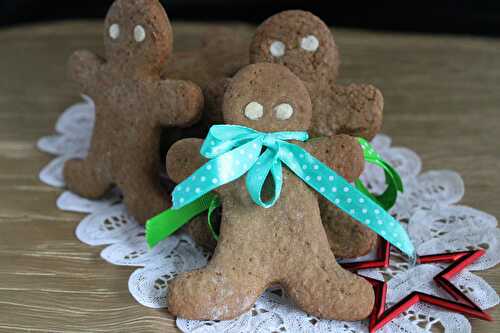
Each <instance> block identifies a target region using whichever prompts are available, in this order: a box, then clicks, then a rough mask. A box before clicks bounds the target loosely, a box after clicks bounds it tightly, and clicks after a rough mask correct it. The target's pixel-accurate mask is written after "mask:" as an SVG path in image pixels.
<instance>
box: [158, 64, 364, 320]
mask: <svg viewBox="0 0 500 333" xmlns="http://www.w3.org/2000/svg"><path fill="white" fill-rule="evenodd" d="M285 105H286V106H285ZM223 116H224V121H225V122H226V123H228V124H235V125H243V126H248V127H251V128H254V129H256V130H258V131H264V132H268V131H306V130H307V129H308V128H309V125H310V121H311V116H312V109H311V101H310V98H309V95H308V92H307V89H306V87H305V86H304V84H303V83H302V82H301V81H300V80H299V79H298V78H297V77H296V76H295V75H294V74H293V73H292V72H291V71H290V70H288V69H287V68H286V67H283V66H280V65H276V64H255V65H249V66H247V67H245V68H244V69H242V70H241V71H239V72H238V73H237V74H236V76H235V78H234V79H233V80H232V82H231V84H230V85H229V87H228V89H227V91H226V94H225V97H224V106H223ZM201 143H202V141H201V140H200V139H186V140H182V141H179V142H177V143H175V144H174V145H173V146H172V148H171V149H170V151H169V153H168V155H167V168H168V172H169V174H170V175H171V177H172V178H173V180H174V181H175V182H181V181H182V180H184V179H185V178H186V177H188V176H189V175H190V174H192V173H193V172H194V171H195V170H196V169H197V168H198V167H200V166H201V165H202V164H203V162H204V161H203V159H202V158H201V157H200V156H199V157H194V155H195V154H197V153H198V152H199V150H200V146H201ZM301 145H302V146H303V148H304V149H306V150H308V151H310V152H311V153H312V154H314V155H315V156H316V157H317V158H319V159H321V160H322V161H323V162H324V163H326V164H327V165H328V166H329V167H331V168H334V169H335V170H336V171H337V172H338V173H340V174H341V175H343V176H344V177H345V178H347V179H349V180H352V179H355V178H357V177H358V176H359V174H360V173H361V171H362V169H363V155H362V151H361V148H360V146H359V145H358V143H357V141H356V140H355V139H354V138H351V137H349V136H334V137H329V138H322V139H319V140H316V141H313V142H308V143H303V144H301ZM283 171H284V172H283V189H282V192H281V193H282V194H281V197H280V199H279V200H278V202H277V203H276V204H275V205H274V206H273V207H271V208H262V207H260V206H257V205H255V203H254V202H253V201H252V199H251V198H250V196H249V194H248V192H247V190H246V186H245V178H244V177H242V178H239V179H238V180H236V181H234V182H231V183H229V184H226V185H224V186H222V187H219V188H218V189H217V192H218V194H219V196H220V198H221V200H222V203H223V210H222V223H221V232H220V240H219V242H218V244H217V247H216V249H215V252H214V255H213V258H212V260H211V261H210V263H209V264H208V266H207V267H205V268H203V269H199V270H196V271H192V272H189V273H184V274H181V275H179V276H178V277H177V278H175V279H174V280H173V281H172V283H171V284H170V285H169V310H170V312H172V314H174V315H178V316H182V317H184V318H188V319H209V320H222V319H231V318H234V317H237V316H238V315H240V314H242V313H244V312H245V311H247V310H248V309H250V308H251V306H252V305H253V304H254V303H255V301H256V299H257V298H258V297H259V296H260V295H261V294H262V293H263V292H264V290H265V289H266V288H268V287H270V286H271V285H274V284H277V283H279V284H281V285H282V286H283V288H284V289H285V291H286V292H287V295H289V296H290V298H291V299H292V300H293V301H294V302H295V303H296V304H297V305H298V306H299V307H300V308H302V309H303V310H304V311H306V312H307V313H310V314H312V315H314V316H318V317H321V318H327V319H338V320H359V319H363V318H365V317H367V316H368V315H369V314H370V312H371V310H372V307H373V302H374V294H373V289H372V287H371V285H370V284H369V283H368V282H367V281H366V280H364V279H363V278H361V277H359V276H356V275H354V274H352V273H350V272H348V271H346V270H344V269H342V268H341V267H340V266H339V265H338V264H337V262H336V260H335V256H334V255H333V253H332V252H331V251H330V248H329V244H328V239H327V237H326V234H325V231H324V228H323V226H322V223H321V217H320V212H319V207H318V198H317V196H318V194H317V193H316V192H314V191H313V190H312V189H311V188H310V187H308V186H307V185H306V184H305V183H304V182H303V181H302V180H300V179H299V178H298V177H297V176H295V175H294V174H292V173H291V171H289V170H288V169H287V168H284V170H283Z"/></svg>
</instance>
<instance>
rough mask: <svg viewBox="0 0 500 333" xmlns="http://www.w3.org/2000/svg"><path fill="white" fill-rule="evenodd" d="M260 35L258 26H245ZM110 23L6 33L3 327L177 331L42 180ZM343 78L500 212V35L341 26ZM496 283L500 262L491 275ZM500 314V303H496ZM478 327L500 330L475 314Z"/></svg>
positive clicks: (2, 41)
mask: <svg viewBox="0 0 500 333" xmlns="http://www.w3.org/2000/svg"><path fill="white" fill-rule="evenodd" d="M203 27H204V26H203V25H195V24H183V23H177V24H175V23H174V28H175V29H176V41H177V43H176V48H177V50H188V49H193V48H195V47H197V46H198V45H199V38H198V32H199V31H200V29H202V28H203ZM238 29H239V30H240V31H241V33H243V34H245V35H247V36H250V34H251V32H252V29H253V28H252V27H247V26H238ZM100 30H101V24H100V23H96V22H94V23H89V22H66V23H57V24H47V25H37V26H26V27H20V28H15V29H10V30H3V31H0V331H1V332H14V331H24V330H28V331H41V332H46V331H50V332H112V331H114V332H123V331H133V330H134V331H141V332H175V331H176V329H175V322H174V319H173V318H172V317H171V316H169V315H168V313H167V312H166V311H160V310H151V309H148V308H145V307H143V306H141V305H139V304H138V303H136V302H135V301H134V300H133V299H132V297H131V296H130V294H129V293H128V289H127V281H128V277H129V274H130V273H131V272H132V270H133V268H127V267H118V266H113V265H110V264H107V263H105V262H104V261H103V260H102V259H100V257H99V251H100V248H98V247H89V246H87V245H84V244H82V243H80V242H79V241H78V240H77V239H76V238H75V236H74V230H75V227H76V225H77V223H78V222H79V220H80V219H81V218H82V215H80V214H72V213H66V212H61V211H59V210H58V209H57V208H56V206H55V201H56V198H57V196H58V195H59V194H60V193H61V191H60V190H57V189H53V188H51V187H49V186H46V185H44V184H42V183H40V181H39V180H38V172H39V170H40V168H42V167H43V166H44V165H45V164H46V163H48V162H49V161H50V159H51V157H50V156H48V155H46V154H43V153H40V152H38V151H37V150H36V149H35V142H36V140H37V139H38V138H39V137H41V136H43V135H47V134H50V133H52V132H53V127H54V122H55V120H56V119H57V117H58V115H59V114H60V112H62V111H63V110H64V108H65V107H67V106H68V105H70V104H72V103H74V102H75V101H77V100H78V93H77V90H76V87H75V86H74V85H73V84H72V83H70V82H69V81H68V80H67V78H66V76H65V62H66V59H67V57H68V56H69V55H70V53H71V52H72V51H73V50H74V49H76V48H81V47H85V48H90V49H94V50H101V37H100ZM335 36H336V39H337V42H338V45H339V47H340V50H341V54H342V56H343V57H342V59H343V65H342V67H341V78H342V81H343V82H351V81H352V82H371V83H373V84H375V85H377V86H378V87H379V88H380V89H381V90H382V91H383V93H384V96H385V105H386V107H385V124H384V129H383V131H384V132H385V133H387V134H389V135H390V136H392V137H393V139H394V143H395V144H396V145H402V146H406V147H410V148H412V149H414V150H415V151H417V152H418V154H419V155H420V156H421V157H422V159H423V166H424V170H429V169H452V170H455V171H457V172H459V173H460V174H461V175H462V176H463V178H464V181H465V185H466V194H465V198H464V200H463V201H462V203H463V204H466V205H470V206H472V207H475V208H478V209H480V210H484V211H486V212H488V213H490V214H493V215H495V216H500V205H499V203H500V199H499V198H500V177H499V176H498V172H499V170H500V145H499V143H498V142H500V40H497V39H482V38H467V37H451V36H422V35H402V34H391V33H372V32H360V31H352V30H337V31H335ZM479 275H481V276H482V277H484V278H485V279H486V281H488V283H490V284H491V285H492V286H493V287H494V288H495V289H496V290H498V289H499V287H500V268H498V267H497V268H495V269H490V270H488V271H485V272H480V273H479ZM491 313H492V314H493V317H495V318H496V319H500V307H497V308H496V309H494V310H492V311H491ZM472 322H473V332H483V333H485V332H497V333H498V332H500V327H499V325H495V323H485V322H480V321H476V320H473V321H472Z"/></svg>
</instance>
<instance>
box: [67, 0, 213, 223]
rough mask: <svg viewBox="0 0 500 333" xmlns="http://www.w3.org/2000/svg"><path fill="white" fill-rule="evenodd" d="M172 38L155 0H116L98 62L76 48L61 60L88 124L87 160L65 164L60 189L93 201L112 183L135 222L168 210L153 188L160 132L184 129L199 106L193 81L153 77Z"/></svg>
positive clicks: (163, 196) (157, 185)
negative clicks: (86, 103) (87, 108)
mask: <svg viewBox="0 0 500 333" xmlns="http://www.w3.org/2000/svg"><path fill="white" fill-rule="evenodd" d="M172 39H173V38H172V29H171V26H170V22H169V20H168V17H167V14H166V13H165V10H164V9H163V7H162V6H161V4H160V3H159V2H158V0H117V1H115V3H114V4H113V5H112V7H111V9H110V10H109V13H108V15H107V17H106V20H105V26H104V46H105V59H101V58H99V57H98V56H96V55H94V54H92V53H90V52H88V51H78V52H76V53H75V54H73V56H72V57H71V59H70V61H69V71H70V75H71V77H72V78H73V79H74V80H75V81H76V82H77V83H79V85H80V87H81V90H82V92H83V93H85V94H87V95H89V96H91V97H92V99H93V100H94V102H95V105H96V121H95V127H94V132H93V136H92V143H91V148H90V151H89V154H88V156H87V157H86V158H85V159H84V160H79V159H73V160H69V161H67V162H66V164H65V167H64V178H65V181H66V183H67V185H68V188H69V189H70V190H72V191H74V192H75V193H77V194H80V195H82V196H85V197H89V198H98V197H100V196H102V195H103V194H104V193H105V192H106V191H108V189H109V188H110V187H111V186H112V185H117V186H118V187H119V188H120V189H121V190H122V192H123V194H124V200H125V203H126V205H127V208H128V210H129V212H130V213H131V214H132V215H133V216H134V217H135V218H136V219H137V220H138V221H139V222H141V223H144V222H146V220H147V219H148V218H149V217H151V216H154V215H155V214H158V213H160V212H161V211H163V210H165V209H166V208H168V207H169V206H170V203H169V198H168V196H167V195H166V193H163V191H162V189H161V186H160V177H159V175H160V165H161V163H160V151H159V145H160V134H161V127H162V126H167V127H176V126H179V127H186V126H190V125H191V124H193V123H195V122H196V121H197V120H198V119H199V118H200V115H201V110H202V108H203V95H202V93H201V90H200V88H198V87H197V86H196V85H195V84H193V83H191V82H188V81H175V80H168V79H161V78H160V73H161V71H162V69H163V67H164V64H165V63H166V62H167V60H168V58H169V56H170V55H171V53H172ZM146 203H147V204H146Z"/></svg>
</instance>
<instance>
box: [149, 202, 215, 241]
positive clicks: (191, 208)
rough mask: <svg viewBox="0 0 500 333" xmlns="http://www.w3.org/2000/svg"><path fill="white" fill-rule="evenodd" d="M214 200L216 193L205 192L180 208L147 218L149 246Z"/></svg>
mask: <svg viewBox="0 0 500 333" xmlns="http://www.w3.org/2000/svg"><path fill="white" fill-rule="evenodd" d="M214 200H218V199H217V195H215V194H214V193H207V194H205V195H204V196H202V197H201V198H199V199H198V200H196V201H194V202H192V203H190V204H189V205H186V206H184V207H182V208H181V209H177V210H176V209H169V210H167V211H165V212H163V213H161V214H159V215H157V216H155V217H153V218H152V219H150V220H148V222H147V223H146V242H147V243H148V246H149V248H153V247H155V246H156V245H158V243H159V242H161V241H162V240H164V239H165V238H167V237H169V236H170V235H172V234H173V233H174V232H176V231H177V230H179V229H180V228H181V227H182V226H183V225H185V224H186V223H188V222H189V221H191V219H193V217H195V216H197V215H199V214H201V213H203V212H204V211H206V210H207V209H209V208H210V207H211V206H212V204H213V201H214Z"/></svg>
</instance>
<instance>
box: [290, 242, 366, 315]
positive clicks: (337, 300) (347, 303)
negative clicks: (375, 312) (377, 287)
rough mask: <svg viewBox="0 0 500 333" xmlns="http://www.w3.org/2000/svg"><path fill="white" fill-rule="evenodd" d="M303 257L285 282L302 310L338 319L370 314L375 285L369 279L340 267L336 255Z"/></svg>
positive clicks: (308, 255) (308, 253)
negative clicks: (373, 286) (367, 280)
mask: <svg viewBox="0 0 500 333" xmlns="http://www.w3.org/2000/svg"><path fill="white" fill-rule="evenodd" d="M311 241H314V240H311ZM325 257H329V258H327V259H328V260H325ZM300 258H301V259H302V263H299V264H298V265H297V266H295V267H296V269H297V271H296V272H291V273H290V274H288V276H287V279H286V282H285V283H284V285H285V286H286V290H287V291H288V296H289V297H290V298H291V299H292V300H293V301H294V302H295V303H296V304H297V305H298V306H299V307H300V308H301V309H302V310H304V311H305V312H307V313H309V314H311V315H313V316H317V317H319V318H332V319H337V320H354V319H359V318H364V317H366V316H367V314H369V313H370V311H371V310H372V308H373V301H374V297H373V288H372V286H371V285H370V284H369V283H367V282H366V280H364V279H363V278H362V277H360V276H357V275H354V274H353V273H351V272H349V271H346V270H343V269H342V268H340V267H339V265H338V264H337V262H336V261H335V258H334V256H333V255H330V256H322V257H319V256H316V255H315V254H313V253H310V252H304V253H302V255H301V256H300ZM318 286H321V288H318ZM354 295H356V296H354Z"/></svg>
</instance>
